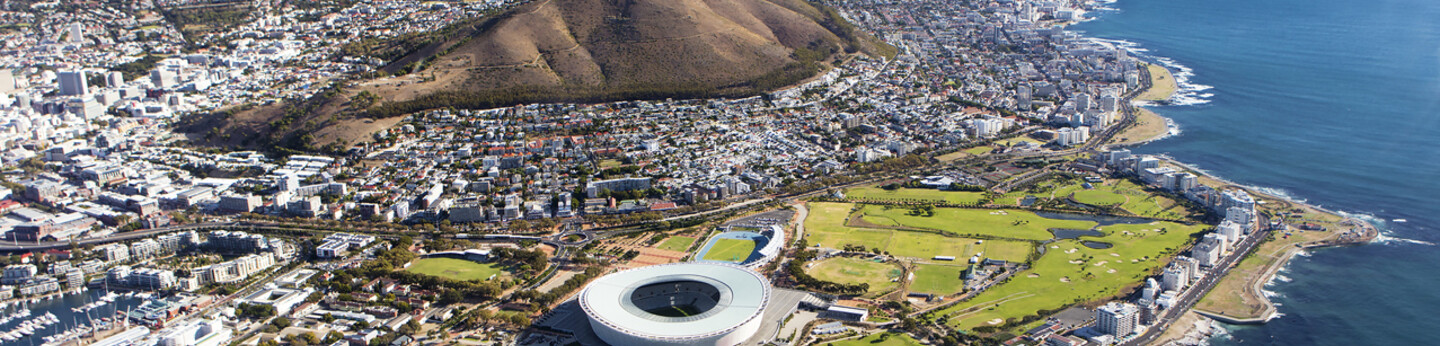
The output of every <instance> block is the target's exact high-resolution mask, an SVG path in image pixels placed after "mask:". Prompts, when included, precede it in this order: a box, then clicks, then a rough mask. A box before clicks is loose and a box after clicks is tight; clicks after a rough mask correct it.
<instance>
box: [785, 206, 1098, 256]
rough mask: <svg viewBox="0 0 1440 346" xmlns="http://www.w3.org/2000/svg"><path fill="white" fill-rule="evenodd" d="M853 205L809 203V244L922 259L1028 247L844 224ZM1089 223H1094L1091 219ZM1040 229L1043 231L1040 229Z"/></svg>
mask: <svg viewBox="0 0 1440 346" xmlns="http://www.w3.org/2000/svg"><path fill="white" fill-rule="evenodd" d="M852 206H853V204H850V203H810V205H809V207H810V210H811V211H810V217H808V218H806V219H805V231H806V233H807V235H806V239H807V241H808V242H809V243H810V245H811V246H820V247H827V248H832V249H840V248H844V247H845V245H863V246H865V248H867V249H873V248H880V249H881V250H883V251H886V252H889V253H890V254H891V255H894V256H900V257H914V258H921V259H929V258H932V257H935V256H955V257H957V258H968V257H969V256H972V255H975V254H976V253H984V257H989V258H995V259H1001V260H1006V261H1024V260H1025V258H1026V257H1027V256H1029V254H1030V251H1031V245H1030V244H1031V243H1030V242H1026V241H1011V240H986V241H984V242H983V243H980V242H979V241H978V240H977V239H973V238H963V237H947V236H943V235H940V234H936V233H931V232H911V231H897V230H889V229H867V228H856V227H847V226H845V224H844V223H845V215H846V214H849V213H850V208H851V207H852ZM867 208H868V207H867ZM936 210H937V212H939V211H941V210H949V209H947V208H941V209H936ZM957 210H964V209H957ZM907 211H908V209H907ZM1032 215H1033V214H1032ZM936 217H939V216H938V215H937V216H936ZM1090 225H1091V226H1093V223H1091V224H1090ZM1085 228H1089V226H1086V227H1085ZM1041 232H1046V231H1044V230H1043V229H1042V230H1041ZM1048 238H1049V233H1048V232H1046V237H1045V239H1048Z"/></svg>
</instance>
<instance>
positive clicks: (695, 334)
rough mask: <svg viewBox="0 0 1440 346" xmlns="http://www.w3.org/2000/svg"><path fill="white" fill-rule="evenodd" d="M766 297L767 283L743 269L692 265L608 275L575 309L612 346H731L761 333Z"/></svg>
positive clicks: (585, 293) (587, 290)
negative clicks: (586, 318) (580, 310)
mask: <svg viewBox="0 0 1440 346" xmlns="http://www.w3.org/2000/svg"><path fill="white" fill-rule="evenodd" d="M770 294H771V286H770V281H769V280H767V279H765V277H764V276H761V275H760V274H759V273H756V272H754V271H751V270H749V269H746V268H745V267H741V266H738V265H733V264H727V263H712V262H690V263H671V264H662V265H655V266H649V267H641V268H636V269H630V270H626V271H621V272H616V273H613V274H610V275H606V276H604V277H601V278H599V279H596V280H595V281H594V282H591V283H590V285H588V286H586V287H585V290H584V291H581V292H580V297H579V303H580V307H581V308H582V309H584V310H585V314H586V315H587V316H588V317H589V318H590V326H591V328H592V329H593V330H594V331H595V335H596V336H599V337H600V339H601V340H605V342H607V343H609V344H611V345H627V346H628V345H637V346H643V345H723V346H731V345H736V344H739V343H741V342H743V341H745V340H747V339H749V338H750V336H752V335H753V334H755V332H756V331H757V330H759V329H760V321H761V319H760V316H761V315H762V314H764V312H765V306H766V304H767V303H769V300H770Z"/></svg>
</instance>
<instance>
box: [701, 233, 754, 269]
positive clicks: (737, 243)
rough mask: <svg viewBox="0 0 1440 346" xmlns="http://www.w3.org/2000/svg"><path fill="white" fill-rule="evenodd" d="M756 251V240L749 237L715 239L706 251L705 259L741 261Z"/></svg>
mask: <svg viewBox="0 0 1440 346" xmlns="http://www.w3.org/2000/svg"><path fill="white" fill-rule="evenodd" d="M754 252H755V241H754V240H749V239H715V245H711V246H710V251H709V252H706V253H705V258H703V259H705V260H711V261H730V262H737V263H738V262H741V261H744V260H745V259H746V258H750V254H751V253H754Z"/></svg>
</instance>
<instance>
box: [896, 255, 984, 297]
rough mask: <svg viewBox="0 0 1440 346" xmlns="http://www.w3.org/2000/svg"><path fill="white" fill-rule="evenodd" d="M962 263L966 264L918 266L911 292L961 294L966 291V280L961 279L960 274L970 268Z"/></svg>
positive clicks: (916, 266)
mask: <svg viewBox="0 0 1440 346" xmlns="http://www.w3.org/2000/svg"><path fill="white" fill-rule="evenodd" d="M960 263H964V262H958V263H956V264H916V265H915V281H913V282H910V291H911V292H920V293H930V294H938V295H945V296H948V295H951V294H956V293H960V291H961V290H964V289H965V280H963V279H961V278H960V273H961V272H963V271H965V268H968V267H969V266H968V265H962V264H960Z"/></svg>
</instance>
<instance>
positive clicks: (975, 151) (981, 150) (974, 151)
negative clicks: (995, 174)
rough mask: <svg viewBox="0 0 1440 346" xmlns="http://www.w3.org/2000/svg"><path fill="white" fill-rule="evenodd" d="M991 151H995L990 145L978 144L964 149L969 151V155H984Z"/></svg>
mask: <svg viewBox="0 0 1440 346" xmlns="http://www.w3.org/2000/svg"><path fill="white" fill-rule="evenodd" d="M992 151H995V148H992V147H990V146H978V147H974V148H970V149H965V152H966V153H970V154H971V155H985V154H989V153H990V152H992Z"/></svg>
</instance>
